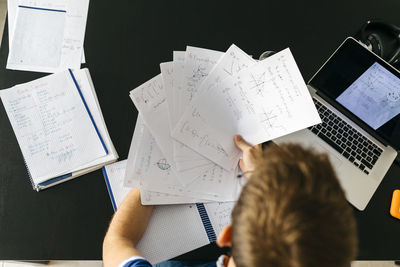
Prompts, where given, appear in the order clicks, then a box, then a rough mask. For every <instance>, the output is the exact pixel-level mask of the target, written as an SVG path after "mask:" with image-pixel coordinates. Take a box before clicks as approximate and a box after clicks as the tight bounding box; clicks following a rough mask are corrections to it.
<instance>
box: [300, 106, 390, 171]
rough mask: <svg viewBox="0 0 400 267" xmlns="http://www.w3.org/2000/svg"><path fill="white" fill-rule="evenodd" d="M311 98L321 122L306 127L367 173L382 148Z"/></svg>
mask: <svg viewBox="0 0 400 267" xmlns="http://www.w3.org/2000/svg"><path fill="white" fill-rule="evenodd" d="M313 100H314V103H315V106H316V108H317V110H318V113H319V115H320V117H321V120H322V123H320V124H317V125H314V126H312V127H310V128H308V129H310V130H311V132H313V133H314V134H316V135H317V136H319V137H320V138H321V139H322V140H324V141H325V142H326V143H328V144H329V145H330V146H331V147H333V148H334V149H336V151H338V152H339V153H340V154H342V155H343V156H344V157H345V158H346V159H348V160H349V161H350V162H352V163H353V164H354V165H355V166H356V167H358V168H359V169H360V171H363V172H364V173H366V174H369V173H370V171H371V169H372V168H373V167H374V165H375V163H376V162H377V160H378V158H379V156H380V155H381V154H382V152H383V150H382V149H381V148H380V147H378V146H377V145H375V144H374V143H373V142H372V141H371V140H369V139H368V138H366V137H365V136H363V135H362V134H361V133H360V132H359V131H357V130H356V129H355V128H353V127H352V126H350V125H349V124H348V123H347V122H345V121H344V120H342V119H341V118H339V117H338V116H337V115H335V114H334V113H333V112H332V111H331V110H329V109H328V108H327V107H326V106H325V105H323V104H322V103H321V102H319V101H318V100H316V99H313Z"/></svg>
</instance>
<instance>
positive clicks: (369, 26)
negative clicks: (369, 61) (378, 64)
mask: <svg viewBox="0 0 400 267" xmlns="http://www.w3.org/2000/svg"><path fill="white" fill-rule="evenodd" d="M359 33H360V35H359V36H360V41H361V42H362V43H364V44H365V45H366V46H367V48H368V49H369V50H371V51H372V52H374V53H375V54H377V55H378V56H380V57H381V58H383V59H384V60H386V62H388V63H389V64H391V65H392V66H394V67H395V68H397V69H399V70H400V27H397V26H395V25H393V24H389V23H386V22H383V21H379V20H369V21H367V23H365V24H364V26H363V27H362V28H361V30H360V32H359ZM382 34H386V36H389V37H390V38H391V39H392V40H391V41H392V43H393V40H394V41H395V43H396V44H395V48H394V51H393V52H390V50H393V48H392V49H390V48H388V46H389V45H388V44H387V42H385V41H384V38H383V36H382ZM391 47H393V45H391Z"/></svg>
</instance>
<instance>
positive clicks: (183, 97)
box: [171, 46, 224, 170]
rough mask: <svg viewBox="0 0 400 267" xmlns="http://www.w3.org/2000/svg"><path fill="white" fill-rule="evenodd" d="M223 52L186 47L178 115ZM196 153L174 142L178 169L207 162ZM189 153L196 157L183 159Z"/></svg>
mask: <svg viewBox="0 0 400 267" xmlns="http://www.w3.org/2000/svg"><path fill="white" fill-rule="evenodd" d="M223 54H224V53H222V52H219V51H215V50H210V49H204V48H198V47H193V46H187V47H186V51H185V59H184V66H183V69H182V71H181V74H180V76H179V84H180V88H181V89H180V90H179V92H180V94H179V96H178V97H179V98H178V105H179V114H178V115H179V117H180V116H181V115H182V114H183V111H184V110H185V109H186V107H187V105H188V104H189V103H190V102H191V101H192V99H193V98H194V97H195V96H196V94H197V90H198V87H199V85H200V84H201V82H202V81H203V80H204V79H206V77H207V75H208V74H209V72H210V70H211V69H212V68H213V67H214V66H215V64H216V63H217V62H218V60H219V59H220V58H221V57H222V55H223ZM175 124H176V123H175ZM171 129H173V128H171ZM196 154H197V153H193V152H191V151H188V148H187V147H186V146H185V145H182V144H181V145H178V144H174V159H175V161H176V166H177V168H178V169H180V170H185V169H190V168H194V167H196V166H203V165H205V164H209V162H207V160H205V159H204V158H203V157H199V155H196ZM189 155H196V157H195V158H190V161H188V160H185V159H188V158H189Z"/></svg>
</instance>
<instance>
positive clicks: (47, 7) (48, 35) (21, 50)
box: [7, 0, 89, 73]
mask: <svg viewBox="0 0 400 267" xmlns="http://www.w3.org/2000/svg"><path fill="white" fill-rule="evenodd" d="M20 3H22V4H24V5H21V4H20V5H19V6H18V7H17V8H16V9H15V8H12V12H11V13H12V14H13V13H14V12H15V10H16V12H15V19H14V23H13V24H14V26H13V30H12V33H11V34H10V38H12V39H11V42H10V53H9V57H8V61H7V68H8V69H16V70H28V71H39V72H50V73H51V72H59V71H62V70H65V69H67V68H71V69H79V68H80V63H81V60H82V54H83V41H84V35H85V28H86V18H87V12H88V6H89V0H84V1H82V0H68V1H60V0H58V1H53V2H49V1H45V0H37V1H27V0H24V1H23V0H20ZM13 16H14V15H13Z"/></svg>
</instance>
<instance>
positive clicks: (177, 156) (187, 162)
mask: <svg viewBox="0 0 400 267" xmlns="http://www.w3.org/2000/svg"><path fill="white" fill-rule="evenodd" d="M185 54H186V51H174V52H173V66H172V69H173V72H172V77H171V78H172V84H173V87H172V99H170V98H168V96H167V102H168V107H169V108H170V116H169V120H170V126H171V127H170V131H171V130H172V129H173V127H175V125H176V123H177V122H178V120H179V117H180V116H181V114H182V112H183V110H184V108H181V106H180V98H181V92H182V88H183V85H182V84H183V82H184V68H185ZM170 103H171V104H170ZM173 150H174V155H173V157H174V161H175V166H176V168H177V169H178V170H180V171H183V170H188V169H192V168H196V167H202V166H204V165H207V164H210V162H209V160H207V159H205V158H204V157H203V156H201V155H199V154H197V153H194V152H193V151H192V150H191V149H189V148H188V147H186V146H185V145H183V144H181V143H178V142H173Z"/></svg>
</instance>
